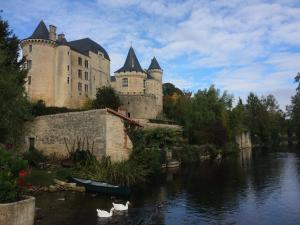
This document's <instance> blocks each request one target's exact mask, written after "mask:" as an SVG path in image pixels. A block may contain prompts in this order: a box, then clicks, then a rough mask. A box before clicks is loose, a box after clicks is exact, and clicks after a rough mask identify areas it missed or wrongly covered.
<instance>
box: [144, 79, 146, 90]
mask: <svg viewBox="0 0 300 225" xmlns="http://www.w3.org/2000/svg"><path fill="white" fill-rule="evenodd" d="M144 88H146V80H144Z"/></svg>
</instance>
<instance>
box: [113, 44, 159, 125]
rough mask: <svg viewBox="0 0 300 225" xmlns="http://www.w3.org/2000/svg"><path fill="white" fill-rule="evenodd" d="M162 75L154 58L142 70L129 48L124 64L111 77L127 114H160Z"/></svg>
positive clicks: (154, 115)
mask: <svg viewBox="0 0 300 225" xmlns="http://www.w3.org/2000/svg"><path fill="white" fill-rule="evenodd" d="M162 76H163V70H162V69H161V68H160V66H159V64H158V62H157V60H156V59H155V58H153V59H152V61H151V64H150V66H149V68H148V69H147V70H144V69H142V68H141V66H140V63H139V61H138V59H137V57H136V55H135V52H134V50H133V48H132V47H131V48H130V49H129V52H128V55H127V58H126V60H125V63H124V66H123V67H122V68H120V69H119V70H117V71H116V72H115V76H114V77H113V79H111V85H112V87H113V88H114V89H115V90H116V91H117V92H118V94H119V96H120V98H121V102H122V105H123V108H125V109H126V110H127V115H128V116H130V117H133V118H138V119H154V118H157V117H158V116H160V115H161V114H162V110H163V91H162Z"/></svg>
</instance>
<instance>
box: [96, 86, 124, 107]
mask: <svg viewBox="0 0 300 225" xmlns="http://www.w3.org/2000/svg"><path fill="white" fill-rule="evenodd" d="M120 106H121V101H120V98H119V96H118V95H117V94H116V92H115V91H114V89H113V88H112V87H105V86H104V87H102V88H98V90H97V94H96V99H95V100H93V102H92V107H93V108H94V109H103V108H111V109H113V110H118V108H119V107H120Z"/></svg>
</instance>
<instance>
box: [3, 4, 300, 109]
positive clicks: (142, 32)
mask: <svg viewBox="0 0 300 225" xmlns="http://www.w3.org/2000/svg"><path fill="white" fill-rule="evenodd" d="M2 8H3V9H4V18H5V19H8V20H9V22H10V23H11V24H12V26H13V28H14V30H15V31H17V34H18V35H20V36H21V38H25V37H27V36H29V35H30V34H31V33H32V31H33V29H34V28H35V26H36V24H37V23H38V22H39V20H40V19H44V20H45V22H47V23H51V24H55V25H57V26H58V30H59V31H63V32H64V33H65V34H66V37H67V39H69V40H72V39H76V38H82V37H86V36H88V37H90V38H92V39H94V40H95V41H97V42H99V43H100V44H101V45H102V46H103V47H105V48H106V49H107V51H108V53H109V55H110V57H111V69H112V72H114V71H115V70H116V69H118V68H119V67H121V66H122V65H123V63H124V60H125V57H126V54H127V50H128V48H129V46H130V43H131V42H132V43H133V47H134V48H135V50H136V53H137V55H138V57H139V59H140V62H141V64H142V66H143V67H147V66H148V65H149V63H150V59H151V58H152V57H153V56H154V55H155V56H157V58H158V59H159V62H160V63H161V64H162V67H163V68H164V72H165V80H167V81H171V82H174V83H175V84H177V85H178V86H179V87H181V88H185V89H192V90H196V89H197V88H203V87H205V86H206V87H207V86H209V85H210V84H212V83H215V84H216V85H217V87H218V86H220V87H221V88H222V89H227V90H228V91H229V92H233V93H234V94H236V95H239V94H243V95H246V93H248V92H249V91H255V92H258V93H265V92H266V91H269V92H270V93H277V95H278V97H279V98H280V99H281V100H280V102H281V103H282V104H286V102H287V99H288V100H289V98H287V96H288V95H289V94H291V93H292V91H288V90H294V89H295V87H294V85H293V84H292V79H293V76H294V75H295V73H296V72H297V71H300V68H299V67H300V66H299V60H300V50H299V49H300V29H299V27H300V5H299V1H297V0H273V1H267V0H251V1H244V0H231V1H227V0H211V1H205V0H186V1H181V0H176V1H171V0H143V1H142V0H97V1H85V2H80V1H59V0H48V1H46V2H43V1H38V0H28V1H22V0H13V1H5V2H3V3H2ZM18 32H19V33H18ZM209 70H210V71H209ZM184 74H189V75H188V76H183V75H184ZM183 77H184V78H183ZM187 77H188V78H187ZM283 90H284V91H283ZM280 93H281V94H280ZM283 93H285V94H283ZM282 96H285V97H282ZM283 99H286V100H283Z"/></svg>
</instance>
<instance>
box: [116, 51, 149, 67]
mask: <svg viewBox="0 0 300 225" xmlns="http://www.w3.org/2000/svg"><path fill="white" fill-rule="evenodd" d="M132 71H136V72H145V71H144V70H143V69H142V67H141V65H140V63H139V60H138V59H137V57H136V55H135V52H134V50H133V48H132V47H130V49H129V52H128V55H127V58H126V61H125V63H124V66H123V67H122V68H120V69H118V70H117V71H116V73H120V72H132Z"/></svg>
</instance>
